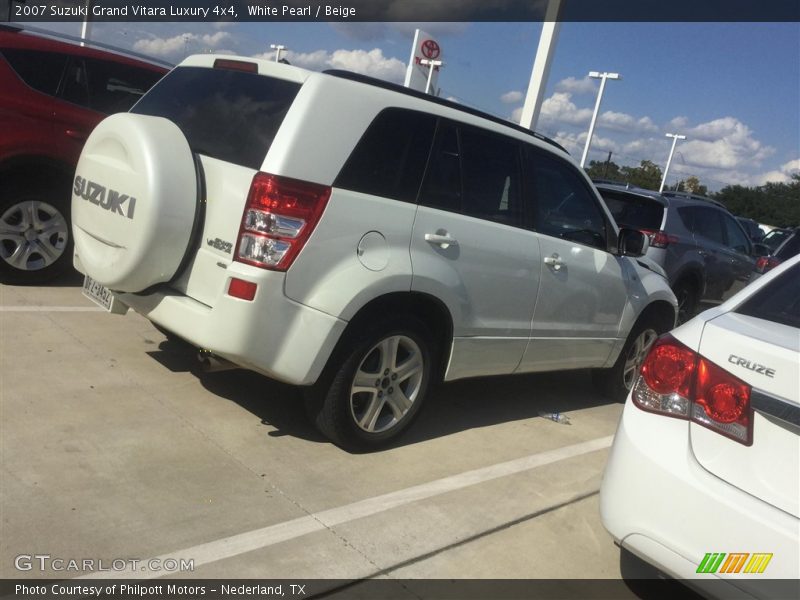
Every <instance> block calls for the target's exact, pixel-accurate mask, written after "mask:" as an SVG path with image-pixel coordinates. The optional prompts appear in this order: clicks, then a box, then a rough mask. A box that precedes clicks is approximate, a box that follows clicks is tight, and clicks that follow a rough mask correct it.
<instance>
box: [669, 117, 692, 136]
mask: <svg viewBox="0 0 800 600" xmlns="http://www.w3.org/2000/svg"><path fill="white" fill-rule="evenodd" d="M688 125H689V119H688V117H675V118H674V119H672V120H671V121H670V122H669V126H670V128H672V129H684V128H685V127H687V126H688ZM678 133H680V132H678Z"/></svg>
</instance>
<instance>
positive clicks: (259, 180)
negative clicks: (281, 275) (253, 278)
mask: <svg viewBox="0 0 800 600" xmlns="http://www.w3.org/2000/svg"><path fill="white" fill-rule="evenodd" d="M330 195H331V188H330V187H328V186H324V185H319V184H316V183H308V182H306V181H299V180H297V179H289V178H287V177H278V176H277V175H269V174H267V173H256V175H255V177H253V183H252V184H251V186H250V193H249V195H248V197H247V204H246V205H245V208H244V214H243V215H242V224H241V227H240V229H239V239H238V240H237V242H236V256H235V259H236V260H238V261H240V262H243V263H247V264H249V265H253V266H256V267H261V268H264V269H271V270H274V271H285V270H286V269H288V268H289V267H290V266H291V265H292V262H293V261H294V259H295V258H297V255H298V254H299V252H300V250H302V248H303V246H304V245H305V243H306V242H307V241H308V238H309V236H310V235H311V232H312V231H313V230H314V227H316V225H317V222H318V221H319V219H320V217H321V216H322V213H323V211H324V210H325V206H326V205H327V203H328V198H329V197H330Z"/></svg>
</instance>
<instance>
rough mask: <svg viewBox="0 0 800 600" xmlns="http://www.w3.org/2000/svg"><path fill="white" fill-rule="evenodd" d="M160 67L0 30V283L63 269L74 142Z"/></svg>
mask: <svg viewBox="0 0 800 600" xmlns="http://www.w3.org/2000/svg"><path fill="white" fill-rule="evenodd" d="M167 70H168V69H166V68H164V67H162V66H159V65H157V64H154V63H148V62H144V61H142V60H137V59H134V58H131V57H129V56H125V55H122V54H116V53H113V52H109V51H105V50H100V49H97V48H90V47H82V46H80V45H78V44H73V43H68V42H65V41H61V40H56V39H51V38H50V37H46V36H42V35H37V34H32V33H29V32H25V31H23V30H20V29H19V28H16V27H10V26H4V25H0V281H2V282H3V283H28V284H35V283H41V282H44V281H48V280H50V279H52V278H54V277H56V276H57V275H59V274H61V273H63V272H64V271H65V270H67V269H69V268H70V267H71V265H72V233H71V229H70V214H69V213H70V189H71V187H72V183H71V182H72V178H73V176H74V174H75V166H76V164H77V162H78V156H79V155H80V152H81V148H82V147H83V143H84V141H85V140H86V138H87V137H88V135H89V133H90V132H91V131H92V129H93V128H94V127H95V126H96V125H97V124H98V123H99V122H100V121H101V120H102V119H103V118H104V117H105V116H106V115H109V114H111V113H115V112H124V111H127V110H128V109H130V107H131V106H133V104H134V103H135V102H136V101H137V100H138V99H139V98H140V97H141V96H142V94H144V93H145V92H146V91H147V90H148V89H150V87H152V85H153V84H154V83H156V82H157V81H158V80H159V79H161V77H162V76H163V75H164V74H165V73H166V72H167Z"/></svg>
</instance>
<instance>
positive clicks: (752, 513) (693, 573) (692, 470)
mask: <svg viewBox="0 0 800 600" xmlns="http://www.w3.org/2000/svg"><path fill="white" fill-rule="evenodd" d="M765 468H768V465H766V466H765ZM600 513H601V518H602V521H603V525H604V526H605V528H606V529H607V530H608V531H609V533H611V535H612V536H613V537H614V538H615V539H616V540H617V541H618V542H619V543H620V545H621V546H622V547H623V548H626V549H628V550H630V551H631V552H633V553H634V554H636V555H637V556H639V557H640V558H642V559H644V560H645V561H647V562H649V563H651V564H653V565H654V566H656V567H657V568H658V569H660V570H661V571H663V572H665V573H667V574H668V575H670V576H672V577H675V578H678V579H684V580H688V581H687V582H688V583H689V584H690V585H693V586H694V587H698V588H702V589H704V592H705V593H707V594H710V595H714V596H723V597H731V596H739V595H741V596H742V597H771V598H776V597H797V592H798V584H797V580H798V578H800V520H798V519H797V518H795V517H793V516H792V515H790V514H788V513H786V512H784V511H781V510H779V509H777V508H775V507H773V506H771V505H769V504H767V503H765V502H762V501H761V500H759V499H758V498H756V497H754V496H751V495H750V494H747V493H745V492H743V491H742V490H740V489H738V488H736V487H733V486H731V485H729V484H728V483H726V482H725V481H723V480H721V479H719V478H718V477H716V476H714V475H712V474H711V473H709V472H708V471H706V470H705V469H704V468H703V467H702V466H701V465H700V464H699V463H698V462H697V461H696V460H695V459H694V456H693V455H692V451H691V447H690V443H689V424H688V422H687V421H681V420H678V419H671V418H669V417H664V416H659V415H654V414H650V413H646V412H644V411H642V410H639V409H638V408H636V407H635V406H634V405H633V404H632V402H631V400H630V398H629V399H628V402H627V404H626V405H625V409H624V411H623V415H622V420H621V422H620V425H619V428H618V430H617V434H616V437H615V439H614V444H613V447H612V449H611V455H610V457H609V462H608V466H607V468H606V472H605V475H604V478H603V484H602V488H601V492H600ZM706 553H726V554H727V555H729V554H731V553H743V554H744V553H747V554H749V555H753V554H756V553H771V554H772V558H771V559H770V562H769V563H768V565H767V568H766V569H765V570H764V572H763V573H761V574H745V573H744V572H743V571H744V569H742V571H741V572H740V573H722V572H720V571H722V570H723V569H722V565H721V566H720V568H719V569H718V570H717V573H715V574H712V573H697V569H698V566H699V565H700V563H701V562H702V560H703V558H704V556H705V555H706ZM747 560H748V561H749V557H748V559H747ZM723 564H724V562H723ZM745 564H746V563H745ZM725 584H727V585H725ZM726 590H727V591H726ZM731 592H733V593H731Z"/></svg>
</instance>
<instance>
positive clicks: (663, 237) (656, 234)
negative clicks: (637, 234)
mask: <svg viewBox="0 0 800 600" xmlns="http://www.w3.org/2000/svg"><path fill="white" fill-rule="evenodd" d="M642 233H644V234H646V235H647V236H648V237H649V238H650V246H651V247H653V248H666V247H667V246H669V245H670V242H677V241H678V238H677V237H675V236H674V235H669V234H668V233H667V232H666V231H661V230H658V231H655V230H653V229H642Z"/></svg>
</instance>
